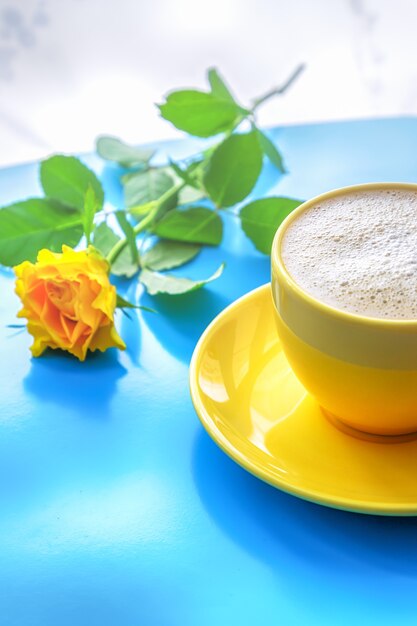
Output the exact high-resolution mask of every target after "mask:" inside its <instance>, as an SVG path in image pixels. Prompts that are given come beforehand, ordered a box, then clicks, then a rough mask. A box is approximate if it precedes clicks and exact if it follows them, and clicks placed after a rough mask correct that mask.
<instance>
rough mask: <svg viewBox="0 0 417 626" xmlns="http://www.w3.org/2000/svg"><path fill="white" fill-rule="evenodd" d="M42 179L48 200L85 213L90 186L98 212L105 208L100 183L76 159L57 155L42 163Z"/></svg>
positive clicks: (92, 173)
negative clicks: (86, 196) (56, 201)
mask: <svg viewBox="0 0 417 626" xmlns="http://www.w3.org/2000/svg"><path fill="white" fill-rule="evenodd" d="M40 179H41V184H42V188H43V190H44V192H45V195H46V196H47V197H48V198H53V199H54V200H58V202H61V203H62V204H66V205H67V206H69V207H71V208H75V209H78V210H79V211H84V200H85V194H86V192H87V189H88V186H89V185H90V186H91V187H92V188H93V190H94V193H95V196H96V199H97V211H100V210H101V209H102V208H103V202H104V192H103V188H102V186H101V183H100V181H99V180H98V178H97V176H96V175H95V174H94V172H92V171H91V170H90V169H89V168H88V167H87V166H86V165H84V163H81V161H80V160H79V159H76V158H75V157H72V156H63V155H59V154H57V155H55V156H52V157H50V158H49V159H46V160H45V161H42V163H41V167H40Z"/></svg>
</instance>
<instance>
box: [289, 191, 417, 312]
mask: <svg viewBox="0 0 417 626" xmlns="http://www.w3.org/2000/svg"><path fill="white" fill-rule="evenodd" d="M282 259H283V261H284V264H285V266H286V268H287V271H288V272H289V274H290V275H291V276H292V278H293V279H294V280H295V282H296V283H297V284H298V285H299V286H300V287H301V288H302V289H303V290H304V291H305V292H306V293H308V294H310V295H312V296H314V297H315V298H316V299H317V300H320V301H321V302H324V303H325V304H328V305H330V306H332V307H334V308H337V309H341V310H343V311H347V312H350V313H355V314H359V315H363V316H366V317H373V318H383V319H398V320H402V319H417V192H416V193H413V192H412V191H407V190H402V189H395V188H392V189H379V190H367V191H352V192H347V193H345V194H344V195H340V196H337V197H333V198H329V199H328V200H322V201H320V202H318V203H317V204H316V205H313V206H312V207H311V208H309V209H306V210H305V211H304V212H302V213H301V214H300V216H299V217H298V218H296V219H295V220H294V221H292V222H291V223H290V225H289V226H288V227H287V230H286V231H285V233H284V237H283V240H282Z"/></svg>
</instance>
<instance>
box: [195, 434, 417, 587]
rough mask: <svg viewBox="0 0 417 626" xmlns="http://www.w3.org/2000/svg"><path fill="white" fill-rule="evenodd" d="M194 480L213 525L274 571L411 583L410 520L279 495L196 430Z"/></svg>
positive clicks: (413, 537)
mask: <svg viewBox="0 0 417 626" xmlns="http://www.w3.org/2000/svg"><path fill="white" fill-rule="evenodd" d="M193 475H194V480H195V483H196V487H197V490H198V493H199V496H200V498H201V501H202V503H203V505H204V507H205V508H206V510H207V512H208V513H209V514H210V516H211V517H212V519H213V520H214V522H215V523H216V524H217V525H218V526H219V527H220V529H221V530H222V531H223V532H224V533H225V534H226V535H228V536H229V537H230V538H231V539H232V540H233V541H234V542H236V543H237V544H238V545H239V546H240V547H241V548H243V549H244V550H246V551H247V552H249V553H250V554H251V555H252V556H254V557H255V558H257V559H259V560H261V561H263V562H264V563H265V564H266V565H267V566H268V567H270V568H271V569H272V570H273V571H275V570H276V571H277V572H278V570H279V571H280V572H282V571H283V568H284V567H285V565H284V564H283V561H287V562H288V566H289V567H294V565H295V566H297V564H298V566H299V565H300V563H301V564H302V565H303V566H308V567H310V568H313V570H314V571H315V573H316V574H318V575H320V576H323V575H325V576H333V575H335V573H336V572H339V573H340V572H343V575H347V573H350V574H351V575H352V576H354V577H359V578H363V577H365V576H366V575H368V576H370V575H371V573H374V575H375V568H376V569H377V570H379V572H380V571H381V569H382V570H384V571H386V572H387V573H389V572H391V573H397V574H402V575H406V576H407V577H411V578H417V519H416V518H415V517H382V516H374V515H361V514H355V513H349V512H345V511H338V510H336V509H331V508H327V507H323V506H319V505H316V504H312V503H310V502H305V501H304V500H301V499H299V498H296V497H294V496H291V495H288V494H286V493H283V492H281V491H279V490H277V489H275V488H274V487H271V486H270V485H268V484H266V483H264V482H263V481H261V480H258V479H257V478H255V477H254V476H252V475H251V474H249V473H248V472H246V471H245V470H243V469H242V468H241V467H239V466H238V465H237V464H235V463H234V462H233V461H232V460H231V459H229V457H227V456H226V455H225V454H224V453H223V452H222V451H221V450H220V449H219V448H218V447H217V446H216V445H215V444H214V443H213V442H212V440H211V439H210V438H209V436H208V435H207V434H206V433H205V432H204V431H203V430H202V429H201V430H200V431H199V433H198V435H197V437H196V441H195V446H194V454H193ZM300 520H302V523H300ZM288 552H290V555H289V556H288ZM298 569H299V567H298ZM370 570H371V572H370ZM288 578H291V573H290V571H288ZM376 578H377V577H376Z"/></svg>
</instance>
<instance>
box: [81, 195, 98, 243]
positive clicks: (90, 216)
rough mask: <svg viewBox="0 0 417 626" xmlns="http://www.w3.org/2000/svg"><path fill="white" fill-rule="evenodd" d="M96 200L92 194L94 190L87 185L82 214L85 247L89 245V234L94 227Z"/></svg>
mask: <svg viewBox="0 0 417 626" xmlns="http://www.w3.org/2000/svg"><path fill="white" fill-rule="evenodd" d="M97 207H98V200H97V197H96V194H95V193H94V189H93V188H92V186H91V185H90V184H88V187H87V191H86V192H85V196H84V213H83V222H84V224H83V225H84V235H85V236H86V239H87V245H89V243H90V237H91V233H92V231H93V226H94V216H95V214H96V212H97Z"/></svg>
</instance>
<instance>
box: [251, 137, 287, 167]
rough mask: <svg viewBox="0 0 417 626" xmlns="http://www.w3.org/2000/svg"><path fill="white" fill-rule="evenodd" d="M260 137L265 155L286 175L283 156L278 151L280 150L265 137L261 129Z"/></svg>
mask: <svg viewBox="0 0 417 626" xmlns="http://www.w3.org/2000/svg"><path fill="white" fill-rule="evenodd" d="M258 137H259V143H260V145H261V148H262V151H263V153H264V154H265V155H266V156H267V157H268V159H269V160H270V161H271V163H273V164H274V165H275V167H276V168H277V169H278V170H279V171H280V172H282V173H283V174H285V172H286V170H285V166H284V162H283V160H282V156H281V154H280V152H279V151H278V148H277V147H276V145H275V144H274V143H272V141H271V140H270V139H269V137H268V136H267V135H265V133H263V132H262V131H261V130H259V129H258Z"/></svg>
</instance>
